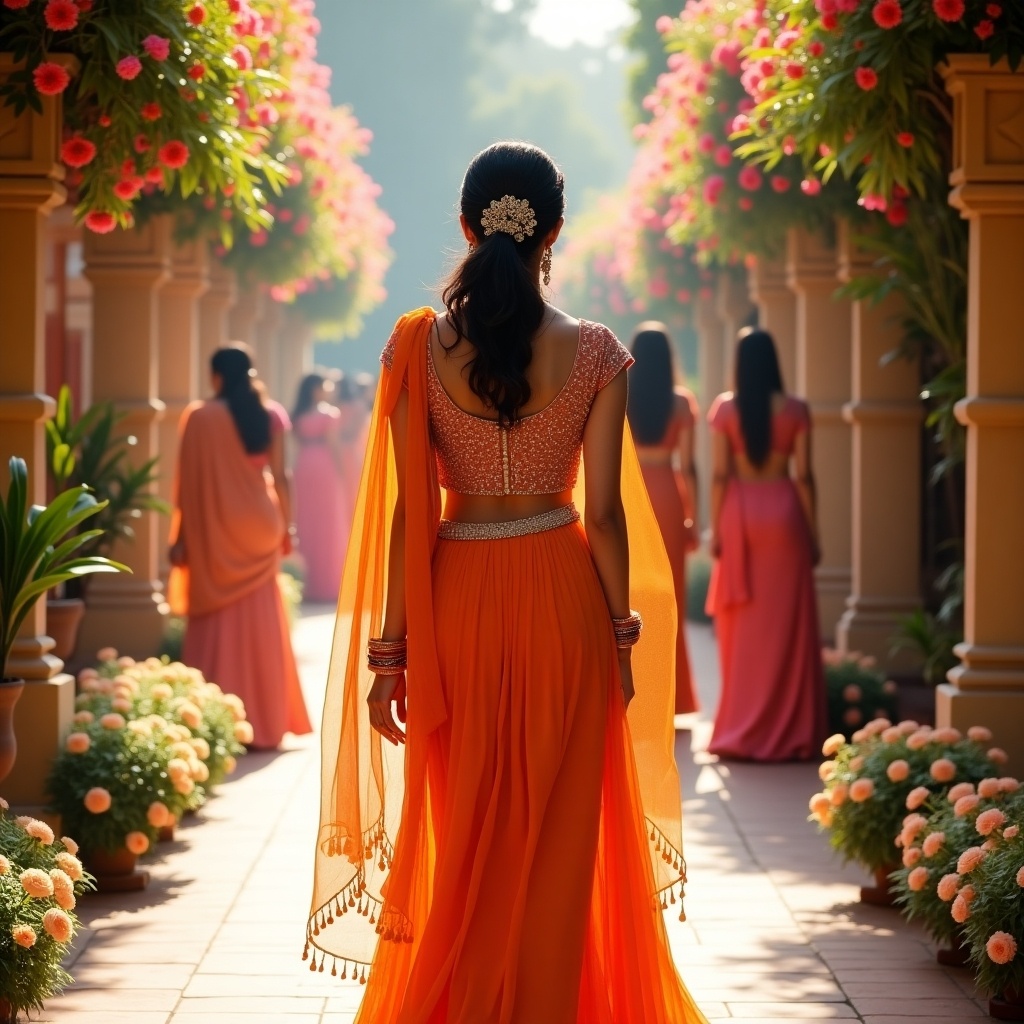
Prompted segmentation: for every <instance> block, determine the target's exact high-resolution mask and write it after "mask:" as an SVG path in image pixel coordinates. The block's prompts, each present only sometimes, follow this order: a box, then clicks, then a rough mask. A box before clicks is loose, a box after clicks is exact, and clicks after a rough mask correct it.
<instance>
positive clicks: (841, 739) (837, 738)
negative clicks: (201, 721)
mask: <svg viewBox="0 0 1024 1024" xmlns="http://www.w3.org/2000/svg"><path fill="white" fill-rule="evenodd" d="M239 742H242V741H241V740H239ZM845 746H846V737H845V736H844V735H843V734H842V733H841V732H837V733H833V734H832V735H831V736H829V738H828V739H827V740H825V742H824V743H823V744H822V745H821V753H822V755H823V756H824V757H835V755H836V754H838V753H839V751H840V750H842V749H843V747H845Z"/></svg>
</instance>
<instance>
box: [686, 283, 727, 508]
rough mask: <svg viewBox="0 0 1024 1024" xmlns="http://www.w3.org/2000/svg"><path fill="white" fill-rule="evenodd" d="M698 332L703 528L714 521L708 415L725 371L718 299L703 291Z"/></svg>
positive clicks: (698, 453) (696, 307) (697, 313)
mask: <svg viewBox="0 0 1024 1024" xmlns="http://www.w3.org/2000/svg"><path fill="white" fill-rule="evenodd" d="M693 326H694V330H695V331H696V332H697V365H698V370H699V373H698V382H699V387H698V390H697V400H698V402H699V404H700V411H701V417H700V422H699V423H698V424H697V437H696V458H697V472H698V475H699V479H700V481H701V487H700V509H699V511H700V520H699V523H700V525H701V527H702V528H706V527H708V526H709V525H710V522H711V431H710V430H709V429H708V425H707V418H706V417H707V414H708V410H709V409H710V408H711V403H712V402H713V401H714V400H715V397H716V396H717V395H718V394H720V393H721V392H722V391H723V390H724V389H723V387H722V384H723V382H724V380H725V370H724V368H723V360H722V330H723V329H722V321H721V320H720V319H719V318H718V313H716V312H715V298H714V295H713V294H712V293H711V292H710V291H709V292H707V293H705V292H704V291H703V289H702V291H701V294H700V296H699V297H698V299H697V301H696V303H695V304H694V316H693Z"/></svg>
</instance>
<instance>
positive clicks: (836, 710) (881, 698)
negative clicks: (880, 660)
mask: <svg viewBox="0 0 1024 1024" xmlns="http://www.w3.org/2000/svg"><path fill="white" fill-rule="evenodd" d="M822 659H823V660H824V662H825V686H826V688H827V690H828V727H829V732H831V733H838V734H842V735H843V736H845V737H846V738H847V739H848V738H849V737H850V736H851V735H852V734H853V732H854V731H855V730H857V729H859V728H860V727H861V726H863V725H864V724H865V722H868V721H870V720H872V719H876V718H887V719H890V720H891V719H894V718H895V717H896V693H897V686H896V684H895V683H894V682H893V681H892V680H891V679H886V678H885V675H884V674H883V673H882V672H880V671H879V670H878V669H877V667H876V664H875V660H874V658H871V657H865V656H864V655H862V654H859V653H857V652H846V653H844V652H842V651H836V650H833V649H832V648H830V647H826V648H825V649H824V650H823V651H822Z"/></svg>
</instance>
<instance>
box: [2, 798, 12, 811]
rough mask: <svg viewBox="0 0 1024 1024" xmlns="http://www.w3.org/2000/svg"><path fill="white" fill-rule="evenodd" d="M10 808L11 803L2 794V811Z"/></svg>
mask: <svg viewBox="0 0 1024 1024" xmlns="http://www.w3.org/2000/svg"><path fill="white" fill-rule="evenodd" d="M10 809H11V805H10V804H9V803H8V802H7V801H6V800H5V799H4V798H3V797H2V796H0V811H9V810H10Z"/></svg>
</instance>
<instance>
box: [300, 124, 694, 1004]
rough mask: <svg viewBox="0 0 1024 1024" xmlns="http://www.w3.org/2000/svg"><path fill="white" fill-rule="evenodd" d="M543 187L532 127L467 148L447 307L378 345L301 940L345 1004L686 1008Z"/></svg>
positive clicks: (553, 174) (611, 399) (649, 659)
mask: <svg viewBox="0 0 1024 1024" xmlns="http://www.w3.org/2000/svg"><path fill="white" fill-rule="evenodd" d="M563 202H564V200H563V194H562V178H561V175H560V174H559V173H558V171H557V169H556V168H555V167H554V165H553V164H552V163H551V161H550V159H549V158H548V157H547V156H546V155H545V154H543V153H542V152H541V151H540V150H537V149H535V148H534V147H529V146H524V145H522V144H498V145H496V146H493V147H491V148H490V149H488V150H485V151H484V152H483V153H481V154H480V155H479V156H478V157H477V158H476V159H475V160H474V161H473V163H472V164H471V165H470V168H469V170H468V171H467V174H466V178H465V181H464V183H463V189H462V211H463V217H462V223H463V230H464V232H465V234H466V237H467V240H468V241H469V244H470V250H469V253H468V254H467V256H466V257H465V259H464V260H463V262H462V264H461V266H460V267H459V268H458V269H457V270H456V271H455V273H454V275H453V278H452V279H451V281H450V283H449V285H448V287H447V289H446V291H445V304H446V310H447V312H446V314H445V315H437V314H435V313H434V312H433V310H429V309H422V310H417V311H416V312H414V313H410V314H407V315H406V316H405V317H403V318H402V319H401V320H400V321H399V323H398V326H397V327H396V329H395V332H394V334H393V335H392V338H391V340H390V341H389V343H388V345H387V347H386V348H385V351H384V355H383V357H382V362H383V363H384V372H383V374H382V377H381V382H380V386H379V390H378V398H377V404H376V407H375V412H374V420H373V425H372V428H371V437H370V449H369V453H368V456H367V460H366V464H365V467H364V471H363V478H362V485H361V489H360V495H359V498H358V503H357V509H356V516H355V522H356V524H358V528H357V530H356V531H355V532H354V534H353V538H352V542H351V545H350V550H349V557H348V559H347V561H346V567H345V574H344V578H343V582H342V592H341V598H340V602H339V609H338V626H337V635H336V639H335V646H334V651H333V655H332V662H331V674H330V679H329V683H328V693H327V700H326V704H325V708H324V720H323V794H322V803H321V821H320V831H319V835H318V841H317V850H316V876H315V881H314V895H313V905H312V912H311V916H310V920H309V926H308V932H307V946H306V952H305V956H306V958H307V959H308V960H309V966H310V970H313V971H324V972H327V973H330V974H337V975H339V976H341V977H342V978H346V977H358V978H359V980H360V981H365V982H366V990H365V994H364V999H363V1003H362V1007H361V1009H360V1011H359V1013H358V1015H357V1017H356V1020H357V1022H358V1024H542V1022H543V1024H699V1022H703V1021H704V1017H703V1015H702V1014H701V1013H700V1011H699V1010H698V1009H697V1008H696V1006H695V1005H694V1003H693V1001H692V1000H691V998H690V997H689V995H688V994H687V992H686V990H685V988H684V986H683V984H682V982H681V981H680V979H679V977H678V975H677V973H676V970H675V967H674V965H673V962H672V958H671V954H670V952H669V947H668V940H667V935H666V928H665V922H664V919H663V917H662V910H663V909H667V908H668V907H669V906H670V905H672V904H675V908H674V909H675V910H676V911H677V912H678V910H679V909H680V906H679V901H680V899H681V896H682V882H683V880H684V866H683V861H682V855H681V853H680V848H681V822H680V798H679V788H678V787H679V782H678V776H677V773H676V769H675V763H674V761H673V756H672V743H673V730H672V705H673V696H674V695H673V692H672V688H673V687H672V684H673V672H672V654H673V651H674V642H675V635H674V629H675V620H674V607H673V600H672V580H671V572H670V570H669V567H668V564H667V559H666V556H665V551H664V546H663V545H662V543H661V541H660V537H659V536H658V533H657V526H656V524H655V522H654V519H653V514H652V512H651V509H650V505H649V503H648V502H647V501H646V496H645V495H644V492H643V485H642V481H641V478H640V474H639V467H638V466H637V463H636V459H635V455H633V453H632V448H631V446H630V445H629V444H628V442H627V443H626V444H625V445H624V443H623V422H624V418H625V401H626V386H625V375H624V373H623V370H624V369H625V367H626V366H627V365H628V363H629V361H630V357H629V354H628V352H626V351H625V349H623V347H622V346H621V345H620V344H619V343H618V342H617V341H616V340H615V338H614V336H613V335H612V334H611V332H610V331H608V330H607V329H606V328H604V327H601V326H600V325H597V324H589V323H586V322H578V321H575V320H572V319H571V318H569V317H568V316H566V315H565V314H564V313H561V312H559V311H558V310H555V309H553V308H552V307H550V306H548V305H547V304H546V303H545V302H544V301H543V299H542V297H541V293H540V285H539V277H540V274H541V272H542V268H543V269H544V272H545V274H546V273H547V268H549V266H550V255H549V254H550V249H549V247H550V246H551V245H552V244H553V243H554V242H555V240H556V239H557V237H558V232H559V230H560V228H561V224H562V210H563ZM470 339H472V342H471V341H470ZM581 452H582V456H583V460H584V464H585V469H586V478H585V481H583V482H582V484H581V486H579V487H578V488H577V489H576V491H575V493H574V485H576V484H577V471H578V469H579V463H580V457H581ZM620 455H621V456H624V458H621V468H620ZM620 480H621V481H622V482H623V483H624V485H625V486H624V487H623V488H622V491H621V496H620ZM442 491H443V492H444V500H443V516H442V494H441V492H442ZM574 499H575V501H576V504H574ZM579 504H582V505H583V506H584V507H583V510H582V515H581V513H580V511H579V507H578V506H579ZM624 509H625V511H624ZM634 511H635V512H636V513H637V514H636V515H635V516H634V515H632V513H633V512H634ZM627 531H628V549H627ZM631 567H632V571H631ZM631 605H632V606H633V607H636V608H638V609H641V610H642V612H643V618H644V620H645V623H646V624H645V626H644V627H643V628H644V635H643V639H642V640H641V641H640V643H639V645H638V646H637V647H636V648H635V652H634V653H632V655H631V644H632V643H633V642H635V640H636V639H637V635H638V633H639V631H640V628H641V624H640V623H639V621H638V620H637V619H636V618H635V617H634V616H633V615H632V614H631V612H630V608H631ZM634 672H635V678H636V697H635V699H634V700H633V701H632V705H631V707H630V710H629V721H628V723H627V717H626V706H627V704H629V702H630V699H631V698H632V697H633V678H634ZM401 723H405V724H406V727H405V729H403V728H402V724H401ZM382 741H383V742H382ZM645 819H646V820H645Z"/></svg>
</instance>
